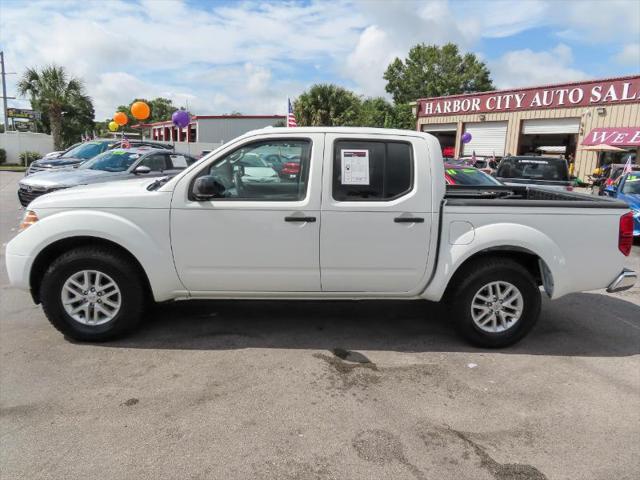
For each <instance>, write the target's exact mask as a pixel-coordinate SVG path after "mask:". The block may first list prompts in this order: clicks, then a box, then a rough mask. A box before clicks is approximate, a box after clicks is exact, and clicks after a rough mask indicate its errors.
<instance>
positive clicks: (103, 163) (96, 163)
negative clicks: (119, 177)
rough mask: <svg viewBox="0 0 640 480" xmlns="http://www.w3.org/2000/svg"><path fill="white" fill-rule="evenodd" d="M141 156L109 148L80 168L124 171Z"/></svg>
mask: <svg viewBox="0 0 640 480" xmlns="http://www.w3.org/2000/svg"><path fill="white" fill-rule="evenodd" d="M139 157H140V154H139V153H133V152H127V151H125V150H109V151H108V152H105V153H103V154H102V155H99V156H97V157H96V158H94V159H93V160H90V161H88V162H86V163H84V164H83V165H82V166H81V167H80V168H82V169H85V170H102V171H104V172H124V171H126V170H128V169H129V167H130V166H131V165H133V162H134V161H136V160H137V159H138V158H139Z"/></svg>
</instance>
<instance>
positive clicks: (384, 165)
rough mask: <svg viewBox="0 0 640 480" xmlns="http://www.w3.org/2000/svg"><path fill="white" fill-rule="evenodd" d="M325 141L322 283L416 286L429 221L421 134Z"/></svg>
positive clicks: (353, 288)
mask: <svg viewBox="0 0 640 480" xmlns="http://www.w3.org/2000/svg"><path fill="white" fill-rule="evenodd" d="M325 141H326V147H325V169H324V174H323V194H322V214H321V218H322V230H321V235H320V272H321V278H322V290H323V291H324V292H388V293H394V294H398V293H405V292H406V293H409V292H413V291H416V290H417V289H418V288H419V287H420V286H421V285H422V286H423V285H424V277H425V271H426V266H427V260H428V258H429V249H430V245H429V239H430V232H431V229H432V228H434V226H433V225H432V211H433V205H432V198H431V192H430V190H431V188H430V187H431V182H432V179H431V171H430V168H429V167H430V164H429V155H428V149H427V145H426V142H425V141H424V139H422V138H421V137H412V136H388V135H384V136H375V135H341V134H340V135H337V134H327V136H326V139H325ZM438 180H439V181H441V182H444V179H438Z"/></svg>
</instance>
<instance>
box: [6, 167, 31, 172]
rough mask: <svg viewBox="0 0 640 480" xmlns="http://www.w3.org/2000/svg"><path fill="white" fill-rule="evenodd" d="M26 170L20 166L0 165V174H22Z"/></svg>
mask: <svg viewBox="0 0 640 480" xmlns="http://www.w3.org/2000/svg"><path fill="white" fill-rule="evenodd" d="M26 168H27V167H23V166H22V165H0V172H2V171H5V172H24V171H25V170H26Z"/></svg>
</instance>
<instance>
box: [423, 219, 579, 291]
mask: <svg viewBox="0 0 640 480" xmlns="http://www.w3.org/2000/svg"><path fill="white" fill-rule="evenodd" d="M443 237H444V238H442V239H441V242H442V243H441V247H440V251H441V252H443V253H444V254H443V255H441V258H440V260H439V261H438V265H437V266H436V269H437V270H436V274H435V276H434V281H432V282H431V283H430V284H429V285H427V287H426V288H425V290H424V292H423V294H422V297H423V298H426V299H427V300H432V301H440V299H441V298H442V297H443V295H444V294H445V292H446V291H447V290H448V288H449V287H450V285H452V282H454V281H455V277H456V275H457V274H459V272H461V271H462V270H461V269H462V268H464V267H466V266H467V265H469V262H474V261H478V260H479V259H482V258H488V257H492V256H493V257H495V256H501V257H509V258H511V259H513V260H515V261H517V262H518V263H520V264H522V265H523V266H524V267H525V268H526V269H527V271H529V272H530V273H531V274H532V275H533V277H534V278H535V279H536V280H537V281H539V282H540V283H541V284H543V285H544V286H545V291H546V293H547V295H548V296H549V297H550V298H558V297H559V296H562V295H563V294H565V293H566V292H565V289H566V282H567V273H568V272H567V270H566V263H567V262H566V259H565V257H564V254H563V253H562V250H561V249H560V247H559V246H558V245H557V244H556V243H555V242H554V241H553V240H552V239H551V238H550V237H549V236H547V235H546V234H544V233H543V232H541V231H540V230H537V229H535V228H532V227H529V226H526V225H522V224H514V223H500V224H487V225H484V226H481V227H479V228H475V229H474V238H473V240H472V242H471V243H469V244H450V243H449V242H448V241H447V239H446V237H447V235H446V234H443Z"/></svg>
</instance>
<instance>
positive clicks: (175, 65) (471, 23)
mask: <svg viewBox="0 0 640 480" xmlns="http://www.w3.org/2000/svg"><path fill="white" fill-rule="evenodd" d="M0 1H3V0H0ZM108 6H109V8H105V5H104V2H87V1H85V0H69V1H66V2H59V1H58V0H40V1H38V2H5V1H3V5H2V13H1V14H0V44H1V45H2V48H3V50H4V51H5V55H6V61H7V64H8V65H9V69H10V70H11V71H18V72H22V71H23V70H24V69H25V68H26V67H34V66H43V65H46V64H50V63H58V64H61V65H64V66H65V67H67V69H68V70H69V71H70V73H72V74H73V75H76V76H79V77H81V78H82V79H84V81H85V83H86V85H87V90H88V93H89V94H90V95H91V96H92V97H93V98H94V101H95V106H96V114H97V115H96V116H97V118H104V117H105V116H109V115H111V113H112V112H113V109H114V108H115V107H116V106H117V105H119V104H122V103H125V102H128V101H130V100H131V99H133V98H134V97H135V96H145V97H153V96H155V95H163V96H167V97H169V98H172V99H175V100H176V102H177V103H178V104H184V102H188V103H189V105H190V107H191V108H192V111H194V112H196V113H224V112H229V111H232V110H239V111H242V112H244V113H283V112H284V108H285V102H286V97H287V96H291V97H293V96H295V95H297V94H299V93H300V92H301V91H302V90H303V89H305V88H306V87H308V86H309V84H311V83H314V82H318V81H329V82H335V83H340V84H343V85H345V86H346V87H349V88H354V89H355V90H356V91H357V92H358V93H361V94H363V95H385V91H384V86H385V82H384V80H383V79H382V74H383V73H384V70H385V69H386V67H387V65H388V64H389V62H390V61H391V60H392V59H393V58H394V57H395V56H399V57H404V56H405V55H406V54H407V52H408V50H409V48H410V47H411V46H413V45H415V44H416V43H420V42H425V43H436V44H442V43H445V42H449V41H451V42H454V43H457V44H458V45H460V48H461V50H463V51H474V50H477V49H478V48H480V47H482V46H483V39H484V38H502V39H503V41H505V42H508V41H509V37H510V36H512V35H515V34H518V33H521V32H526V31H528V30H530V29H533V28H541V27H545V26H551V27H550V29H549V32H547V34H548V35H554V34H555V35H562V36H563V37H564V38H566V40H564V42H565V43H569V44H571V45H573V46H574V47H575V45H576V44H577V45H579V44H582V43H584V42H605V43H606V42H608V43H606V44H607V45H611V44H612V43H614V44H615V46H616V48H618V49H619V50H620V52H619V54H618V55H617V56H616V57H615V59H611V60H612V66H615V65H616V62H617V61H619V62H621V63H620V64H619V65H622V64H623V63H624V64H625V65H628V64H629V62H633V60H634V55H635V57H636V64H637V56H638V46H637V43H636V42H637V40H636V39H637V38H638V36H639V34H640V22H638V21H637V19H638V17H639V15H640V2H638V1H637V0H630V1H625V0H611V1H608V2H604V1H602V2H594V1H592V0H585V1H582V2H570V1H568V2H557V1H551V0H522V1H516V0H496V1H492V2H478V1H475V0H461V1H447V0H435V1H429V2H423V1H420V0H406V1H405V0H393V1H391V0H390V1H365V0H335V1H331V2H329V1H321V0H308V1H304V2H294V1H291V2H276V1H267V0H265V1H262V0H245V1H243V2H237V3H234V2H232V3H226V4H223V3H217V2H204V3H203V4H201V5H196V4H195V3H192V2H188V1H186V0H140V1H139V2H131V1H125V0H109V3H108ZM629 39H632V40H629ZM616 42H617V43H616ZM625 43H626V44H627V46H626V47H624V49H623V45H624V44H625ZM634 45H635V46H634ZM478 53H479V55H480V56H481V57H482V58H485V59H486V61H487V62H489V64H490V67H492V71H493V73H494V76H495V79H496V83H497V85H499V86H512V85H520V84H535V83H540V82H542V83H544V82H549V81H561V80H567V79H576V78H584V76H586V73H584V72H583V71H581V70H579V69H577V68H575V66H574V65H573V61H572V59H571V48H570V47H568V46H566V45H560V46H558V47H556V48H555V49H553V50H550V51H534V50H531V49H523V50H516V51H511V52H508V53H507V54H505V55H503V56H502V57H500V58H498V59H491V58H490V57H487V56H486V55H483V53H482V52H478ZM625 62H626V63H625ZM9 80H10V82H14V81H15V78H10V79H9ZM9 87H10V93H14V91H15V89H14V84H13V83H11V84H10V85H9Z"/></svg>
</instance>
